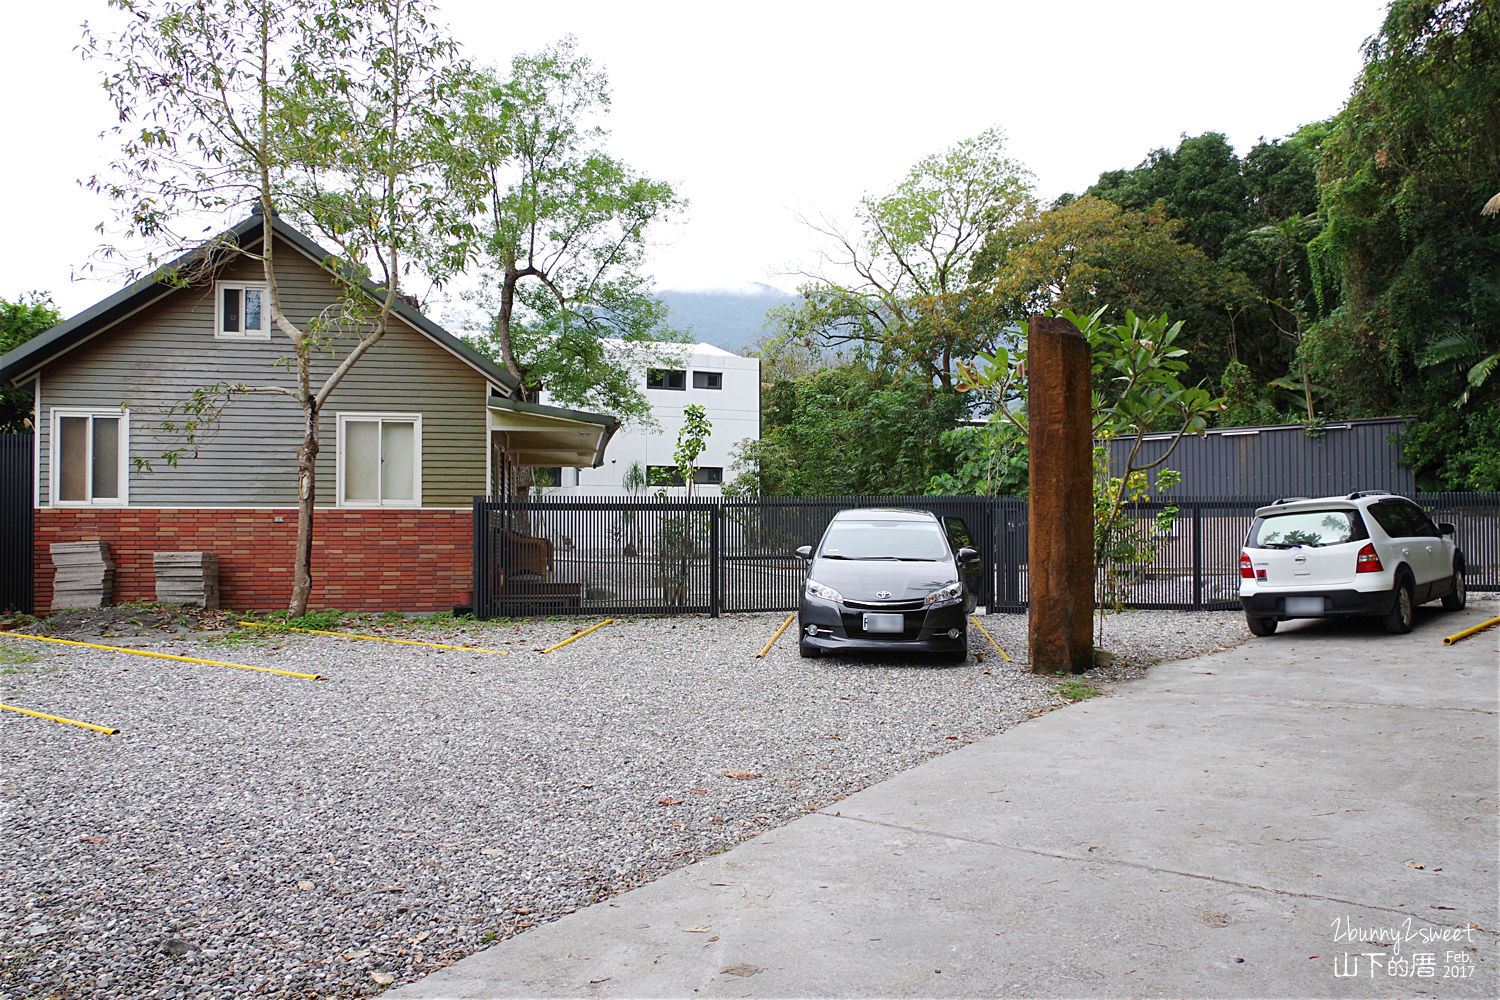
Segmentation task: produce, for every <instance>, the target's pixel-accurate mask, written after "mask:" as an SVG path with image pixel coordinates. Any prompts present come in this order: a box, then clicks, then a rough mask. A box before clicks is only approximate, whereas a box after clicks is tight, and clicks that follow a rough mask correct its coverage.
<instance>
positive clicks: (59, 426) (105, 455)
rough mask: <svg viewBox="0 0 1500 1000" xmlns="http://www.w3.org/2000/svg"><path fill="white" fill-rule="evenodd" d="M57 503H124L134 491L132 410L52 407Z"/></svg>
mask: <svg viewBox="0 0 1500 1000" xmlns="http://www.w3.org/2000/svg"><path fill="white" fill-rule="evenodd" d="M50 457H51V473H52V491H51V493H52V503H53V504H54V505H56V506H59V507H84V506H108V507H120V506H123V505H124V504H126V503H127V502H128V501H129V499H130V497H129V475H128V470H129V461H130V411H129V410H125V409H119V408H116V409H112V410H90V409H79V408H73V407H53V408H52V454H51V456H50Z"/></svg>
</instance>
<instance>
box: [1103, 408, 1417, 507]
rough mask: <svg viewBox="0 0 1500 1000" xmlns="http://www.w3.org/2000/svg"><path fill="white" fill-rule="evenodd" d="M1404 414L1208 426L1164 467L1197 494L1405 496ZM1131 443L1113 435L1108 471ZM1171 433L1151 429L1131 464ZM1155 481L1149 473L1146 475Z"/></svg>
mask: <svg viewBox="0 0 1500 1000" xmlns="http://www.w3.org/2000/svg"><path fill="white" fill-rule="evenodd" d="M1407 424H1408V421H1407V419H1406V418H1405V417H1382V418H1379V419H1370V420H1346V421H1335V422H1332V423H1329V424H1326V425H1324V426H1323V427H1321V428H1319V429H1317V430H1316V431H1314V432H1312V433H1309V432H1308V429H1307V428H1306V427H1303V426H1300V425H1296V424H1288V425H1280V426H1275V427H1223V428H1214V429H1212V430H1210V431H1208V432H1207V433H1206V434H1204V435H1203V436H1202V437H1196V436H1192V435H1189V436H1188V437H1185V438H1183V439H1182V441H1180V442H1179V443H1178V444H1177V447H1176V449H1175V450H1174V451H1173V452H1172V457H1171V458H1170V459H1169V460H1168V461H1167V463H1166V465H1167V467H1169V468H1171V469H1174V470H1176V471H1177V472H1180V473H1181V474H1182V485H1181V486H1180V487H1178V490H1177V492H1178V493H1180V494H1182V495H1183V496H1188V495H1192V496H1195V497H1225V498H1241V497H1285V496H1305V497H1329V496H1340V495H1343V494H1347V493H1349V492H1351V491H1353V490H1386V491H1388V492H1391V493H1399V494H1401V495H1402V496H1411V495H1412V494H1413V493H1414V492H1415V491H1416V488H1417V483H1416V479H1415V477H1414V476H1413V474H1412V471H1411V469H1410V468H1408V467H1407V466H1406V464H1405V463H1404V462H1403V461H1402V458H1401V445H1400V444H1399V437H1400V435H1401V433H1402V432H1403V431H1404V430H1405V429H1406V426H1407ZM1132 444H1133V442H1132V441H1128V440H1125V441H1111V442H1110V443H1109V458H1110V467H1111V471H1112V472H1113V473H1114V474H1115V475H1120V474H1121V473H1122V472H1123V470H1124V465H1125V460H1126V458H1127V456H1128V454H1129V451H1130V447H1131V445H1132ZM1171 444H1172V435H1170V434H1153V435H1150V436H1148V437H1147V438H1146V440H1145V442H1144V443H1143V444H1142V446H1141V452H1140V455H1139V456H1138V458H1137V464H1144V463H1149V462H1152V461H1155V460H1156V459H1157V458H1159V457H1160V456H1161V455H1162V453H1163V452H1165V451H1166V449H1167V448H1169V447H1171ZM1151 475H1152V477H1153V478H1152V483H1153V484H1154V483H1155V473H1154V472H1153V473H1152V474H1151Z"/></svg>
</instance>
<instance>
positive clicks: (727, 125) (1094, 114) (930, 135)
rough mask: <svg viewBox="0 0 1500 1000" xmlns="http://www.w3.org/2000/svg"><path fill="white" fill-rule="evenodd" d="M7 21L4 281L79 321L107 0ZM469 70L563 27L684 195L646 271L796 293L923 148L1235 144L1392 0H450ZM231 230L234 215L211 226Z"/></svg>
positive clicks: (1074, 171) (1059, 154)
mask: <svg viewBox="0 0 1500 1000" xmlns="http://www.w3.org/2000/svg"><path fill="white" fill-rule="evenodd" d="M10 6H11V9H10V10H8V12H7V16H6V30H5V31H4V32H3V33H0V93H3V94H4V95H5V102H4V107H5V111H4V134H5V136H6V140H7V141H6V144H5V149H4V152H3V155H0V229H3V232H4V233H5V239H3V240H0V295H3V296H4V297H6V298H14V297H16V296H17V295H18V294H20V293H22V292H25V291H29V290H34V289H35V290H42V291H46V292H50V293H51V294H52V296H53V298H54V299H55V301H56V302H57V303H58V304H59V306H60V307H61V308H62V310H63V312H64V313H65V314H72V313H74V312H77V311H79V310H81V309H83V308H86V307H87V306H89V305H91V304H92V303H94V302H95V301H97V300H99V299H101V298H103V297H104V296H105V295H108V294H109V293H110V292H112V291H114V290H115V289H116V288H118V287H119V285H120V279H119V277H118V276H117V275H106V276H105V279H106V280H98V279H95V280H86V281H75V280H73V276H74V275H75V274H76V273H77V272H78V270H79V269H80V268H81V267H82V265H84V264H85V263H86V262H87V261H88V259H89V257H90V255H91V253H92V251H93V250H94V248H95V247H96V246H97V244H98V242H99V237H98V235H97V234H96V233H95V232H94V231H93V227H94V225H95V224H97V223H98V222H100V221H103V220H105V219H106V218H107V217H108V212H109V207H108V206H107V205H105V204H104V203H103V202H102V201H101V200H100V199H98V198H97V197H95V196H94V195H92V194H90V193H89V192H88V191H87V190H85V189H83V188H81V187H79V186H78V183H77V181H78V179H79V178H83V177H87V176H88V175H89V174H91V173H93V172H95V171H97V170H100V169H102V168H103V167H104V165H105V162H106V157H107V153H108V147H107V145H106V144H105V143H102V142H101V141H100V140H99V138H98V136H99V133H100V132H101V131H102V130H104V129H105V128H107V127H109V125H110V124H111V113H110V107H109V105H108V102H107V101H106V100H105V97H104V94H103V91H102V90H101V89H100V88H99V84H98V67H97V66H94V65H89V64H85V63H83V62H82V61H81V60H80V58H79V56H78V54H77V52H76V51H75V49H76V46H77V45H78V41H79V34H80V33H79V25H80V24H81V22H83V21H84V20H89V19H92V20H95V21H99V20H101V19H103V17H104V16H106V15H103V14H102V13H101V12H103V11H104V9H105V4H104V0H48V2H41V3H37V2H25V3H17V4H12V5H10ZM438 6H439V8H440V10H441V12H442V16H443V18H444V19H446V21H447V22H448V24H449V25H450V27H451V28H452V30H453V33H454V35H455V37H457V38H458V39H459V40H460V42H461V43H462V44H463V45H464V47H465V49H466V50H467V54H468V55H469V56H470V57H471V58H473V59H475V60H476V61H479V62H482V63H489V64H492V65H497V66H502V67H503V66H506V65H508V63H509V61H510V58H511V56H512V55H514V54H515V53H517V52H521V51H534V50H536V49H538V48H540V47H542V46H544V45H546V44H548V43H549V42H552V41H555V40H557V39H559V38H561V37H562V36H564V35H566V34H569V33H571V34H573V35H575V36H576V37H577V39H578V43H579V49H580V50H581V51H582V52H583V53H584V54H586V55H588V56H590V57H591V58H593V59H594V60H595V62H596V63H597V64H599V65H601V66H602V67H603V68H604V69H605V70H606V71H607V73H608V75H609V78H610V82H611V85H612V90H613V94H614V103H613V112H612V114H611V116H610V119H609V123H608V124H609V127H610V130H611V132H612V141H611V145H610V148H611V150H612V151H613V152H614V153H615V154H616V155H618V156H620V157H622V158H624V159H625V160H627V161H628V162H630V163H631V164H632V165H634V166H635V167H637V168H638V169H639V170H642V171H644V172H645V173H647V174H649V175H650V176H653V177H657V178H659V179H663V180H667V181H670V182H671V183H672V184H674V185H675V186H676V188H677V190H678V192H679V193H680V194H682V195H684V196H686V197H687V198H688V199H689V201H690V202H691V206H690V208H689V211H688V213H687V215H686V217H685V219H684V221H683V222H682V223H680V224H679V225H677V226H675V227H674V228H672V229H670V230H664V231H662V232H660V233H658V234H657V241H658V243H659V245H658V246H657V247H656V248H655V250H654V251H653V254H652V260H651V271H652V273H653V274H654V275H655V277H656V279H657V286H658V287H659V288H682V289H699V288H732V287H741V286H744V285H745V284H746V283H748V282H756V281H759V282H765V283H768V284H774V285H778V286H781V287H783V288H786V289H791V288H793V287H794V286H795V284H796V279H795V278H794V277H791V276H790V275H789V272H792V271H795V270H797V269H798V268H799V267H808V266H810V265H811V264H812V263H813V261H814V259H815V254H816V249H817V247H818V245H819V244H818V240H817V237H816V235H815V234H813V233H812V232H811V231H810V230H809V229H808V228H807V227H806V226H805V225H803V224H802V223H800V222H799V221H798V220H799V217H808V218H818V217H833V218H842V217H847V216H848V214H849V212H850V210H851V208H852V207H853V206H854V204H855V203H856V202H857V201H858V199H859V198H860V197H861V196H862V195H865V194H870V193H878V192H883V191H885V190H887V189H889V188H890V187H891V186H892V185H893V184H894V183H895V182H896V181H898V180H899V179H900V177H901V176H902V175H903V174H904V172H905V171H906V169H907V168H908V167H909V166H910V165H911V164H912V163H914V162H915V161H916V160H918V159H919V158H921V157H922V156H925V155H927V154H929V153H935V152H939V151H941V150H943V149H945V148H947V147H948V146H950V145H951V144H952V143H954V142H955V141H957V140H959V139H962V138H965V137H968V136H972V135H975V134H977V133H979V132H981V131H982V130H984V129H985V128H988V127H990V126H993V125H998V126H1000V127H1001V128H1002V129H1004V131H1005V132H1006V134H1007V136H1008V137H1009V150H1010V153H1011V155H1012V156H1013V157H1014V158H1016V159H1018V160H1020V161H1021V162H1023V163H1024V164H1026V166H1028V167H1029V168H1030V169H1031V170H1032V171H1033V172H1034V173H1035V174H1036V179H1037V191H1038V194H1039V195H1041V196H1042V197H1044V198H1051V197H1054V196H1056V195H1058V194H1060V193H1062V192H1064V191H1073V192H1078V191H1081V190H1082V189H1083V188H1085V187H1087V186H1088V185H1089V184H1090V183H1092V182H1093V181H1094V180H1095V179H1096V178H1097V177H1098V175H1099V173H1100V172H1101V171H1104V170H1110V169H1115V168H1118V167H1129V166H1134V165H1135V164H1137V163H1139V162H1140V161H1141V159H1142V158H1143V157H1144V156H1145V154H1146V153H1147V152H1148V151H1149V150H1151V149H1153V148H1157V147H1163V146H1166V147H1173V146H1175V145H1176V144H1177V142H1178V139H1179V137H1180V136H1181V135H1183V134H1187V135H1196V134H1199V133H1202V132H1205V131H1209V130H1213V131H1219V132H1223V133H1225V134H1226V135H1228V137H1229V140H1230V142H1231V143H1233V144H1234V146H1235V147H1236V149H1237V150H1238V151H1239V152H1240V153H1241V154H1243V153H1245V152H1247V151H1248V150H1249V148H1250V147H1251V146H1252V145H1254V144H1255V142H1256V141H1257V140H1258V139H1260V138H1261V137H1266V138H1276V137H1280V136H1284V135H1286V134H1287V133H1289V132H1291V131H1293V130H1295V129H1296V128H1297V127H1298V126H1300V125H1303V124H1305V123H1307V122H1310V121H1315V120H1318V119H1321V118H1325V117H1328V116H1330V115H1332V114H1334V113H1336V112H1337V111H1338V110H1339V109H1340V108H1341V107H1342V106H1343V103H1344V101H1345V100H1346V99H1347V98H1348V95H1349V89H1350V86H1351V84H1352V83H1353V81H1354V78H1355V76H1356V74H1357V73H1358V71H1359V68H1360V48H1361V44H1362V43H1363V41H1364V40H1365V39H1366V38H1368V37H1369V36H1370V35H1372V34H1373V33H1374V32H1375V31H1376V30H1377V29H1378V28H1379V26H1380V21H1381V19H1382V17H1383V13H1384V8H1385V3H1384V2H1383V0H1256V2H1255V3H1227V2H1223V0H1184V2H1167V0H1135V2H1124V0H1052V2H1050V3H1037V2H1035V0H990V2H980V0H970V2H961V0H925V2H911V0H905V2H900V3H895V2H888V0H857V2H846V0H796V2H784V0H760V2H758V3H754V4H740V3H728V2H723V0H720V2H712V0H700V2H662V0H631V2H622V0H611V2H594V0H587V2H586V0H549V2H546V3H540V4H516V3H509V4H502V3H498V2H496V0H439V2H438ZM224 221H225V223H226V224H230V223H233V222H234V221H237V220H235V219H226V220H224Z"/></svg>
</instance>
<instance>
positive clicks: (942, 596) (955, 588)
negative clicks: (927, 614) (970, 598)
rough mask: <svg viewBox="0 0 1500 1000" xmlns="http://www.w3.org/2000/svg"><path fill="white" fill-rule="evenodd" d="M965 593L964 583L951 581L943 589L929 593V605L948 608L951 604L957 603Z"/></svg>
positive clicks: (930, 606)
mask: <svg viewBox="0 0 1500 1000" xmlns="http://www.w3.org/2000/svg"><path fill="white" fill-rule="evenodd" d="M963 593H964V585H963V584H962V583H950V584H948V586H946V587H944V588H943V589H942V590H938V591H934V592H933V593H931V594H928V595H927V606H928V607H929V608H946V607H947V606H948V605H950V604H957V603H958V601H959V598H961V597H962V596H963Z"/></svg>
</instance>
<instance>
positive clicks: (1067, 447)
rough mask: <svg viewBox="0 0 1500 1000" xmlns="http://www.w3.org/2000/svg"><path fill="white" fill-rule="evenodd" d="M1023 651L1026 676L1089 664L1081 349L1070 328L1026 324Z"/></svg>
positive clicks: (1090, 567)
mask: <svg viewBox="0 0 1500 1000" xmlns="http://www.w3.org/2000/svg"><path fill="white" fill-rule="evenodd" d="M1026 354H1027V356H1026V363H1027V367H1028V368H1029V373H1028V375H1027V385H1028V393H1027V398H1028V404H1027V414H1028V423H1029V425H1030V444H1031V469H1030V478H1031V527H1030V543H1031V544H1030V549H1031V551H1030V553H1029V555H1028V558H1027V573H1028V583H1029V588H1028V589H1029V592H1030V598H1029V604H1030V613H1029V614H1028V616H1027V617H1028V622H1027V648H1028V649H1029V650H1030V654H1031V669H1032V672H1034V673H1048V674H1061V673H1082V672H1083V671H1085V670H1087V669H1089V668H1090V667H1091V666H1093V660H1094V644H1093V617H1094V500H1093V436H1092V422H1093V406H1092V392H1091V389H1090V385H1089V374H1090V373H1089V369H1090V359H1089V345H1088V341H1087V340H1085V339H1084V337H1083V335H1082V334H1081V333H1079V332H1078V329H1077V328H1076V327H1075V326H1073V324H1072V323H1070V322H1068V321H1067V320H1065V319H1058V318H1055V317H1035V318H1033V319H1032V320H1031V324H1030V335H1029V337H1028V338H1027V352H1026Z"/></svg>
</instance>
